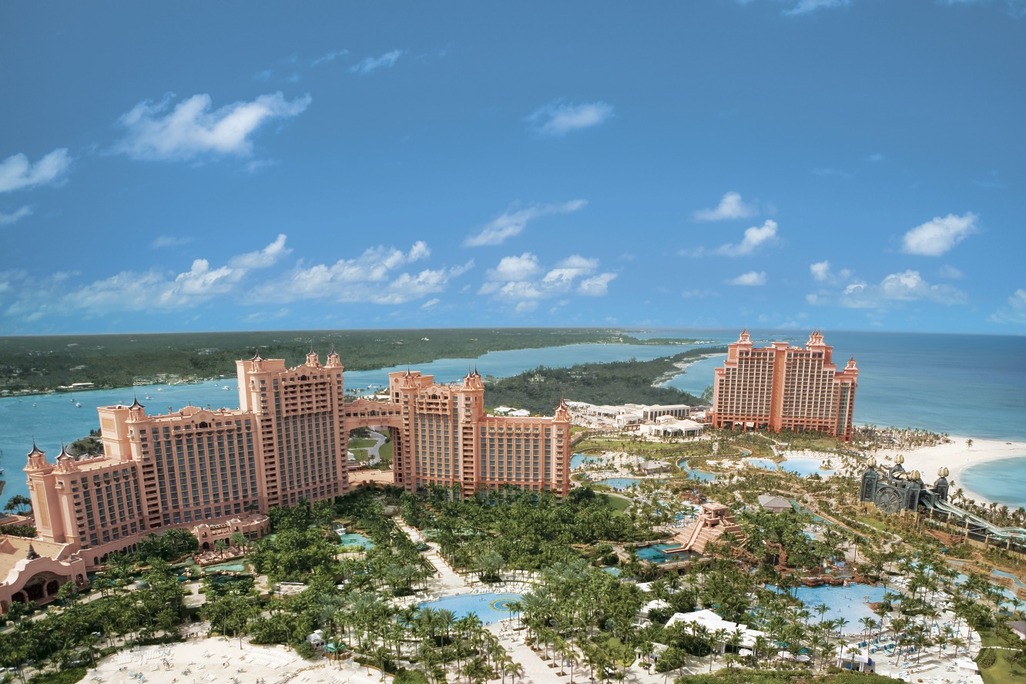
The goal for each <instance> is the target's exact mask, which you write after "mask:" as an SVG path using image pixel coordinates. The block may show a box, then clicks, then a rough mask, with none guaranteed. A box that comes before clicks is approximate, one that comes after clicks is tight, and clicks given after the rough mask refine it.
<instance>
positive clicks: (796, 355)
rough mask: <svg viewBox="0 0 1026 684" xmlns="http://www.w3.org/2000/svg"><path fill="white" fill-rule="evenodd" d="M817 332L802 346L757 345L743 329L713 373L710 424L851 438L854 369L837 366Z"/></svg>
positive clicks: (852, 364) (851, 364)
mask: <svg viewBox="0 0 1026 684" xmlns="http://www.w3.org/2000/svg"><path fill="white" fill-rule="evenodd" d="M832 357H833V347H830V346H827V345H826V344H825V343H824V342H823V335H822V334H820V333H819V332H818V331H816V332H813V333H812V334H811V335H809V341H808V342H806V343H805V348H804V349H803V348H801V347H791V346H788V344H787V343H786V342H774V343H772V344H771V345H770V346H769V347H759V348H756V347H754V345H753V344H752V340H751V336H750V335H749V334H748V331H747V330H743V331H742V332H741V335H740V337H738V340H737V342H734V343H733V344H731V345H729V346H728V347H727V360H726V361H724V362H723V367H721V368H717V369H716V370H715V371H714V376H713V404H712V411H711V418H710V420H711V422H712V424H713V427H718V428H729V429H735V428H740V429H742V430H749V429H754V430H762V429H768V430H771V431H773V432H780V431H781V430H793V431H796V432H805V431H812V432H824V433H827V434H830V435H834V436H835V437H839V438H841V439H843V440H844V441H846V442H849V441H851V436H852V416H853V414H854V410H855V389H856V388H857V387H858V380H859V369H858V367H857V366H856V365H855V359H849V360H848V363H847V365H846V366H845V367H844V368H843V369H842V370H837V366H836V365H835V364H834V362H833V358H832Z"/></svg>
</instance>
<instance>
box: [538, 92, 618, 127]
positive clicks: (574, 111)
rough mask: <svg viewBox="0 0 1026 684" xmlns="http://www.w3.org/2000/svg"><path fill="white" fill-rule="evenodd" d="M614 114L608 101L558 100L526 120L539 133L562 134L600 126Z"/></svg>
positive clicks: (541, 108)
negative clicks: (581, 101) (578, 102)
mask: <svg viewBox="0 0 1026 684" xmlns="http://www.w3.org/2000/svg"><path fill="white" fill-rule="evenodd" d="M612 116H613V107H612V105H610V104H608V103H606V102H601V101H599V102H583V103H580V104H571V103H568V102H563V101H562V100H556V101H554V102H550V103H548V104H547V105H544V106H542V107H539V108H538V109H536V110H535V111H534V112H532V113H531V114H530V115H529V116H528V117H527V118H526V121H527V123H528V124H529V125H530V127H531V129H532V130H534V131H535V132H537V133H540V134H542V135H550V136H561V135H566V134H567V133H569V132H571V131H578V130H581V129H584V128H591V127H592V126H598V125H600V124H603V123H605V122H606V121H608V120H609V119H610V118H611V117H612Z"/></svg>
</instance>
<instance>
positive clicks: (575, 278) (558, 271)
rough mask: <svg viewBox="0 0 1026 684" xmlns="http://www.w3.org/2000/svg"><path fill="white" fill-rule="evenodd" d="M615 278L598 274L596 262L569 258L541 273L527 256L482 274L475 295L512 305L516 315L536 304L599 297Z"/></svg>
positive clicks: (531, 256) (503, 262)
mask: <svg viewBox="0 0 1026 684" xmlns="http://www.w3.org/2000/svg"><path fill="white" fill-rule="evenodd" d="M616 277H617V274H615V273H610V272H599V260H598V259H592V258H588V257H583V256H581V255H579V254H574V255H571V256H569V257H567V258H565V259H563V260H562V261H560V262H558V263H557V264H555V265H554V266H553V267H551V268H549V269H548V270H545V269H544V268H543V267H542V265H541V263H540V262H539V260H538V257H537V256H535V255H534V254H532V253H530V252H524V253H523V254H521V255H519V256H507V257H503V258H502V259H500V260H499V263H498V265H496V267H495V268H492V269H489V270H488V271H487V272H486V274H485V282H484V283H483V284H482V285H481V287H480V288H479V290H478V294H481V295H487V296H491V297H494V298H496V299H499V300H502V301H506V302H510V303H513V304H514V306H515V307H516V308H517V310H519V311H525V310H529V309H533V308H534V306H535V305H536V304H537V302H538V301H539V300H543V299H551V298H556V297H563V296H566V295H570V294H577V295H582V296H587V297H600V296H603V295H605V294H606V293H607V292H608V290H609V284H610V283H611V282H612V281H613V280H615V279H616Z"/></svg>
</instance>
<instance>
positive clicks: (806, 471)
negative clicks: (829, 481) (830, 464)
mask: <svg viewBox="0 0 1026 684" xmlns="http://www.w3.org/2000/svg"><path fill="white" fill-rule="evenodd" d="M821 465H822V461H820V460H819V459H818V458H789V459H787V460H786V461H784V462H783V463H781V464H780V469H781V470H786V471H787V472H789V473H794V474H795V475H799V476H801V477H808V476H809V475H812V474H813V473H818V474H819V475H822V476H826V475H833V474H834V471H833V470H830V469H829V468H821V467H820V466H821Z"/></svg>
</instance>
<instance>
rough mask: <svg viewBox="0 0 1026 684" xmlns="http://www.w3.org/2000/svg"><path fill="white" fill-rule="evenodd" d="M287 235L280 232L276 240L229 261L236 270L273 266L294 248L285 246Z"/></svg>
mask: <svg viewBox="0 0 1026 684" xmlns="http://www.w3.org/2000/svg"><path fill="white" fill-rule="evenodd" d="M286 239H287V238H286V236H285V234H284V233H280V234H279V235H278V237H277V238H275V240H274V242H272V243H271V244H269V245H267V246H266V247H264V248H263V249H261V250H259V251H256V252H249V253H248V254H240V255H238V256H235V257H232V259H231V261H229V262H228V263H229V265H230V266H231V267H232V268H234V269H235V270H242V271H249V270H252V269H255V268H267V267H268V266H273V265H274V264H276V263H277V262H278V260H279V259H281V258H282V257H284V256H287V255H288V254H289V253H290V252H291V251H292V250H291V249H289V248H288V247H286V246H285V240H286Z"/></svg>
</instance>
